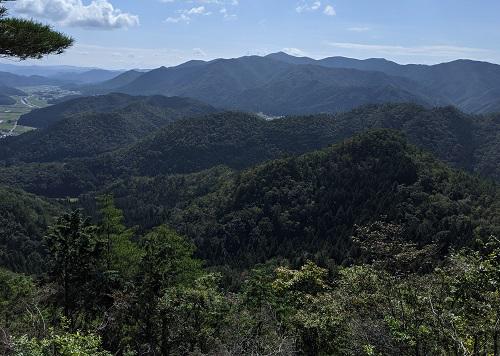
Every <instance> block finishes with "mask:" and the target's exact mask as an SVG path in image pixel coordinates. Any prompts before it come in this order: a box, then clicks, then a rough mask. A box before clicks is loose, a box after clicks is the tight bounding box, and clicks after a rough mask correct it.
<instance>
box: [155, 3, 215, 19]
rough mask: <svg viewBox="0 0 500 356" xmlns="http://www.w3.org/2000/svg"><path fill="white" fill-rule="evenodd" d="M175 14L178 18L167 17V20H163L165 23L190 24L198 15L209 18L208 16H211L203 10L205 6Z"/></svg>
mask: <svg viewBox="0 0 500 356" xmlns="http://www.w3.org/2000/svg"><path fill="white" fill-rule="evenodd" d="M177 13H178V14H179V15H178V16H175V17H172V16H171V17H167V19H166V20H165V22H169V23H179V22H184V23H190V22H191V20H192V19H193V17H194V16H200V15H205V16H209V15H211V14H212V12H210V11H207V9H206V8H205V6H198V7H193V8H191V9H185V10H178V11H177Z"/></svg>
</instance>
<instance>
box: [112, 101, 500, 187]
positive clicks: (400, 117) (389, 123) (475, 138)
mask: <svg viewBox="0 0 500 356" xmlns="http://www.w3.org/2000/svg"><path fill="white" fill-rule="evenodd" d="M372 128H390V129H395V130H399V131H401V132H402V133H403V134H405V135H406V136H407V137H408V139H409V141H410V142H411V143H412V144H415V145H416V146H417V147H420V148H422V149H425V150H427V151H429V152H431V153H433V154H434V155H436V156H437V157H438V158H440V159H442V160H443V161H445V162H448V163H450V164H452V165H454V166H456V167H460V168H464V169H467V170H469V171H475V172H477V173H480V174H484V175H485V176H489V177H492V178H494V179H497V180H498V179H500V171H498V167H495V166H492V163H493V162H495V161H496V160H497V159H498V152H500V148H499V145H500V143H499V142H498V140H497V139H496V138H497V135H498V134H499V132H500V122H499V116H498V115H496V116H489V117H483V116H470V115H466V114H463V113H461V112H460V111H458V110H456V109H453V108H449V107H448V108H437V109H425V108H423V107H421V106H417V105H410V104H400V105H370V106H365V107H362V108H360V109H356V110H353V111H350V112H347V113H344V114H339V115H336V116H327V115H319V116H306V117H296V118H283V119H277V120H271V121H266V120H264V119H261V118H258V117H256V116H252V115H248V114H242V113H222V114H215V115H212V116H208V117H205V118H200V119H197V120H189V121H185V120H183V121H179V122H177V123H175V124H173V125H169V126H166V127H164V128H163V129H161V130H159V131H158V132H156V133H155V134H154V135H151V136H150V137H147V138H145V139H144V140H142V141H141V142H139V143H137V144H136V145H134V146H132V147H130V148H128V149H126V150H121V151H119V152H116V153H115V154H114V155H113V156H110V157H108V159H111V161H108V160H107V159H106V160H104V161H105V162H107V163H106V164H105V165H109V164H110V162H113V163H111V166H115V167H121V168H122V169H123V168H124V167H127V170H130V171H131V172H135V173H137V174H139V175H151V174H153V173H163V174H167V173H189V172H195V171H199V170H203V169H207V168H210V167H213V166H216V165H219V164H224V165H227V166H229V167H232V168H236V169H241V168H245V167H249V166H251V165H253V164H256V163H258V162H261V161H264V160H267V159H274V158H278V157H280V156H282V155H286V154H301V153H305V152H307V151H311V150H315V149H319V148H322V147H324V146H326V145H329V144H333V143H337V142H339V141H341V140H344V139H346V138H348V137H351V136H352V135H354V134H356V133H361V132H363V131H365V130H368V129H372ZM483 152H486V154H483ZM495 152H497V153H496V154H495ZM487 162H489V163H487ZM480 167H483V168H480ZM486 167H488V168H486ZM103 169H105V168H104V167H103Z"/></svg>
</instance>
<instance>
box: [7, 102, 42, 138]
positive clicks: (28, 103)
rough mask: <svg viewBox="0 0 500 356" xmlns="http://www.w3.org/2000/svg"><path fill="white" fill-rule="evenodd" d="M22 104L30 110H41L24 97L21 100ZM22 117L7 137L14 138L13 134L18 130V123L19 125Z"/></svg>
mask: <svg viewBox="0 0 500 356" xmlns="http://www.w3.org/2000/svg"><path fill="white" fill-rule="evenodd" d="M28 98H30V97H28ZM21 104H23V105H25V106H27V107H28V108H30V109H38V108H40V107H39V106H37V105H35V104H32V103H30V102H29V101H28V100H27V99H26V97H22V98H21ZM20 117H21V116H19V117H18V118H17V120H16V122H15V123H14V126H13V127H12V128H11V129H10V130H9V132H8V133H7V136H12V134H13V133H14V131H15V130H16V129H17V123H18V121H19V118H20Z"/></svg>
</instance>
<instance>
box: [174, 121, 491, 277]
mask: <svg viewBox="0 0 500 356" xmlns="http://www.w3.org/2000/svg"><path fill="white" fill-rule="evenodd" d="M480 182H481V181H480V180H479V179H477V178H475V177H471V176H468V175H466V174H463V173H460V172H456V171H453V170H451V169H449V168H447V167H446V166H444V165H443V164H441V163H439V162H437V161H435V160H433V159H432V158H431V157H430V156H428V155H426V154H423V153H421V152H420V151H418V150H416V149H415V148H414V147H413V146H410V145H408V143H407V142H406V141H405V140H404V139H402V138H401V137H400V136H399V135H397V134H395V133H394V132H390V131H384V130H380V131H374V132H370V133H367V134H364V135H360V136H358V137H356V138H354V139H352V140H349V141H346V142H345V143H343V144H339V145H337V146H334V147H332V148H328V149H325V150H323V151H319V152H314V153H310V154H307V155H304V156H300V157H292V158H288V159H283V160H276V161H271V162H268V163H266V164H263V165H260V166H257V167H255V168H253V169H250V170H247V171H244V172H242V173H240V174H238V175H237V176H236V177H235V178H234V179H233V180H232V181H231V182H229V183H228V184H226V185H224V186H222V187H221V188H220V189H219V190H217V191H215V192H213V193H209V194H208V195H207V196H205V197H202V198H199V199H196V200H194V201H193V203H191V204H190V206H189V207H188V208H187V209H184V211H178V212H176V214H175V215H174V216H172V218H171V221H172V225H173V226H175V227H177V228H178V229H182V231H187V233H188V235H189V236H191V237H192V238H193V239H194V241H195V243H196V244H197V246H198V247H199V251H200V252H199V253H200V255H201V256H202V257H203V258H204V259H206V260H208V261H210V262H211V263H213V264H229V265H231V266H235V267H236V266H237V267H243V268H245V267H248V266H252V265H255V264H256V263H262V262H265V261H266V260H268V259H270V258H279V257H282V258H288V259H289V260H290V261H291V262H292V265H295V266H296V265H301V264H302V263H303V262H304V261H305V260H307V259H313V260H316V261H321V262H322V263H324V264H327V265H331V264H332V263H337V264H349V263H352V261H353V259H356V258H358V257H359V256H358V250H357V248H356V246H353V244H352V240H351V236H352V235H353V233H354V232H355V229H356V225H359V226H365V225H369V224H371V223H374V222H375V221H378V220H380V219H381V218H383V219H385V221H386V222H387V223H391V224H394V225H400V226H401V228H402V232H401V236H400V237H398V238H399V239H403V240H404V242H405V243H406V244H407V246H406V247H404V248H407V247H409V246H410V245H412V244H413V246H414V249H416V250H421V252H422V256H423V255H424V254H425V255H426V256H427V257H426V259H427V261H426V263H427V264H426V266H418V268H429V264H430V268H431V269H432V265H433V263H434V262H436V261H437V260H439V259H440V258H441V257H442V256H443V255H444V254H446V252H447V249H448V248H449V247H451V246H463V245H466V244H472V243H474V241H475V240H476V239H484V238H486V237H488V236H489V235H490V234H492V233H497V232H498V229H499V226H500V225H499V220H498V210H497V209H498V191H497V188H496V186H495V185H489V184H487V183H484V182H482V183H480ZM486 201H489V202H490V203H488V204H484V202H486ZM384 233H385V232H384ZM392 239H394V237H392ZM426 245H428V246H427V247H425V246H426ZM433 246H434V247H435V248H434V247H433ZM424 247H425V248H424ZM400 257H401V258H402V257H404V256H400ZM385 262H389V261H388V260H386V261H385ZM404 263H406V264H407V266H406V267H405V268H413V267H415V268H416V267H417V265H416V263H417V259H414V260H413V262H412V261H411V260H408V261H406V262H404ZM412 263H413V267H411V265H412Z"/></svg>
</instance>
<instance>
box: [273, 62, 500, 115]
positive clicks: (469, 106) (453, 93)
mask: <svg viewBox="0 0 500 356" xmlns="http://www.w3.org/2000/svg"><path fill="white" fill-rule="evenodd" d="M267 57H268V58H271V59H274V60H279V61H282V62H285V63H290V64H308V65H317V66H322V67H327V68H350V69H356V70H363V71H377V72H382V73H386V74H388V75H391V76H397V77H402V78H408V79H410V80H412V81H414V82H417V83H419V84H420V85H421V86H422V87H423V88H425V91H426V92H427V93H432V94H431V95H435V96H437V97H439V98H440V99H441V100H444V101H445V102H446V103H447V104H448V105H453V106H456V107H458V108H459V109H461V110H463V111H465V112H470V113H491V112H498V111H499V109H500V107H499V106H498V92H499V90H500V86H499V85H498V83H499V80H500V66H499V65H497V64H493V63H487V62H479V61H471V60H456V61H452V62H448V63H441V64H436V65H416V64H408V65H400V64H397V63H395V62H391V61H388V60H385V59H383V58H370V59H366V60H358V59H353V58H345V57H328V58H324V59H320V60H314V59H312V58H307V57H294V56H291V55H288V54H285V53H273V54H270V55H268V56H267Z"/></svg>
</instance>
